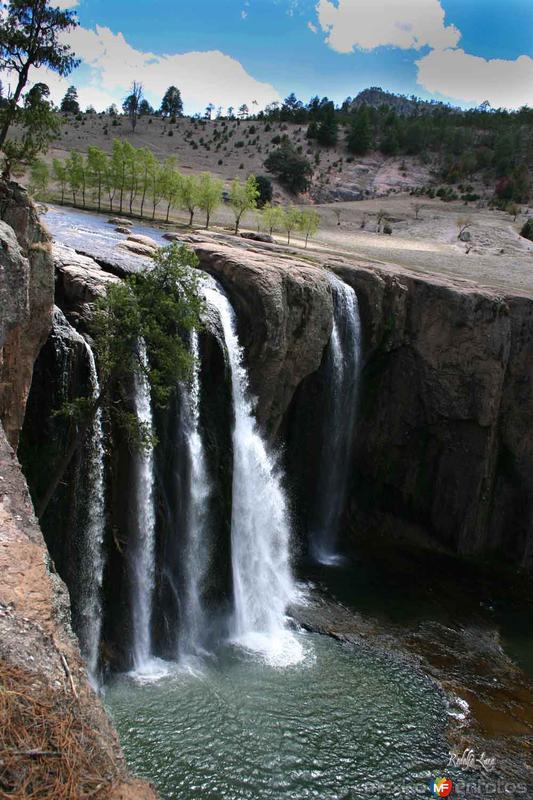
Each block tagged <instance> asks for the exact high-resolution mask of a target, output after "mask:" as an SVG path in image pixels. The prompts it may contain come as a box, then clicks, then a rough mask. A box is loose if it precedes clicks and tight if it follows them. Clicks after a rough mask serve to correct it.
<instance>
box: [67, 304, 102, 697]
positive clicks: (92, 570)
mask: <svg viewBox="0 0 533 800" xmlns="http://www.w3.org/2000/svg"><path fill="white" fill-rule="evenodd" d="M54 342H55V353H56V358H57V369H58V379H59V386H60V396H61V402H66V401H68V400H69V399H71V396H72V395H71V393H72V386H71V384H72V382H73V380H75V379H74V373H75V372H76V371H79V369H80V367H81V369H82V371H83V373H85V371H86V370H87V371H88V380H87V378H85V377H84V383H85V386H84V389H85V390H87V389H88V390H89V391H88V393H89V396H90V397H91V398H92V399H93V400H95V399H96V398H97V397H98V396H99V394H100V383H99V380H98V372H97V369H96V362H95V358H94V354H93V351H92V349H91V347H90V345H89V344H88V343H87V341H86V340H85V338H84V337H83V336H82V335H81V334H80V333H79V332H78V331H77V330H76V329H75V328H74V327H73V326H72V325H71V324H70V323H69V322H68V320H67V319H66V317H65V316H64V314H63V313H62V311H60V310H59V309H58V308H56V309H55V310H54ZM73 523H74V526H75V529H76V550H75V556H74V559H75V569H74V572H73V573H72V580H73V581H74V582H75V586H71V587H70V588H71V592H72V593H73V604H74V605H73V610H74V613H73V620H74V625H75V629H76V633H77V636H78V639H79V643H80V650H81V652H82V655H83V657H84V659H85V661H86V664H87V670H88V673H89V678H90V680H91V683H92V684H93V686H94V687H95V688H96V687H97V686H98V684H99V676H98V667H99V649H100V637H101V630H102V613H103V610H102V580H103V573H104V536H105V528H106V498H105V460H104V428H103V419H102V412H101V410H98V411H97V413H96V415H95V417H94V420H93V422H92V425H91V426H90V428H89V430H88V432H87V435H86V437H85V441H84V444H83V458H82V460H81V464H80V468H79V492H78V493H77V494H76V496H75V501H74V508H73ZM71 558H72V555H71Z"/></svg>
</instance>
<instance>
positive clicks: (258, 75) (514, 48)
mask: <svg viewBox="0 0 533 800" xmlns="http://www.w3.org/2000/svg"><path fill="white" fill-rule="evenodd" d="M54 4H55V5H60V6H61V7H62V8H71V9H72V10H74V11H75V12H76V14H77V17H78V20H79V23H80V25H79V27H78V28H77V29H76V30H75V31H73V32H72V33H70V34H69V35H68V41H69V43H70V44H71V45H72V47H73V49H74V51H75V52H76V54H77V55H78V56H79V57H80V58H81V59H82V64H81V65H80V67H78V68H77V69H76V70H75V72H73V73H72V74H71V75H70V76H69V77H68V78H66V79H63V78H59V77H58V76H55V75H52V74H47V73H46V71H43V70H41V71H39V72H37V71H35V72H34V73H33V75H32V79H33V80H35V81H36V80H42V81H44V82H46V83H48V85H49V86H50V88H51V91H52V98H53V99H54V100H55V101H56V102H58V101H59V100H60V99H61V97H62V96H63V94H64V93H65V90H66V88H67V87H68V86H69V85H70V84H74V85H75V86H76V87H77V89H78V92H79V97H80V103H81V105H82V108H85V107H86V106H87V105H92V106H94V107H95V108H96V109H97V110H103V109H104V108H106V107H107V106H109V105H110V104H111V103H117V104H121V102H122V100H123V99H124V97H125V96H126V94H127V93H128V88H129V86H130V84H131V82H132V80H133V79H136V80H139V81H141V82H142V84H143V86H144V93H145V96H146V97H147V99H148V100H149V101H150V102H151V103H152V105H153V106H154V107H159V105H160V103H161V98H162V95H163V94H164V92H165V89H166V88H167V87H168V86H169V85H171V84H174V85H176V86H178V87H179V88H180V90H181V92H182V96H183V99H184V103H185V112H186V113H188V114H193V113H196V112H203V111H204V110H205V108H206V106H207V104H208V103H213V104H214V105H215V106H216V107H218V106H222V107H223V108H224V110H225V109H226V108H227V107H228V106H233V107H235V108H238V107H239V106H240V105H241V104H242V103H246V104H247V105H248V106H249V107H250V108H251V109H254V110H255V109H259V108H263V107H264V106H265V105H266V104H268V103H271V102H279V101H281V100H283V98H284V97H286V96H287V95H288V94H289V93H290V92H293V91H294V92H296V94H297V95H298V97H300V98H301V99H302V100H304V101H307V100H309V98H310V97H312V96H314V95H319V96H320V97H323V96H326V95H327V96H328V97H330V98H332V99H333V100H335V101H336V102H342V100H344V99H345V98H346V97H347V96H353V97H354V96H355V95H357V93H358V92H359V91H361V90H362V89H364V88H367V87H369V86H381V87H382V88H384V89H386V90H389V91H392V92H397V93H402V94H407V95H412V94H414V95H417V96H418V97H421V98H424V99H431V98H435V99H438V100H445V101H449V102H451V103H453V104H454V105H461V106H464V107H471V106H476V105H479V104H480V103H482V102H484V101H485V100H488V101H489V102H490V104H491V105H492V106H493V107H508V108H519V107H520V106H522V105H530V106H532V107H533V0H195V1H194V2H188V0H55V2H54Z"/></svg>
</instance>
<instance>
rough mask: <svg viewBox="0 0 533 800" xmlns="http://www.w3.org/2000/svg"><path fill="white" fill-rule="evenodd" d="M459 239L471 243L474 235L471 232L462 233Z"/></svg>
mask: <svg viewBox="0 0 533 800" xmlns="http://www.w3.org/2000/svg"><path fill="white" fill-rule="evenodd" d="M459 239H460V240H461V241H462V242H471V241H472V234H471V233H470V231H461V233H460V234H459Z"/></svg>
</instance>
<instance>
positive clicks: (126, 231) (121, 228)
mask: <svg viewBox="0 0 533 800" xmlns="http://www.w3.org/2000/svg"><path fill="white" fill-rule="evenodd" d="M115 233H124V234H126V236H129V234H130V229H129V228H126V227H124V225H118V226H117V227H116V228H115Z"/></svg>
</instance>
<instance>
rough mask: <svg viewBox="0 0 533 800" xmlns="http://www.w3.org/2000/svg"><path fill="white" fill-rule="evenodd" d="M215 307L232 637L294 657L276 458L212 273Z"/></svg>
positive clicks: (284, 660) (285, 525)
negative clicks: (227, 481)
mask: <svg viewBox="0 0 533 800" xmlns="http://www.w3.org/2000/svg"><path fill="white" fill-rule="evenodd" d="M204 293H205V297H206V300H207V302H208V303H209V304H210V305H211V306H212V307H214V308H215V309H217V311H218V314H219V316H220V321H221V325H222V330H223V333H224V339H225V344H226V348H227V354H228V361H229V367H230V371H231V384H232V398H233V409H234V427H233V503H232V519H231V549H232V574H233V591H234V616H233V621H232V631H231V633H232V639H233V640H234V641H235V642H236V643H237V644H239V645H241V646H242V647H244V648H246V649H249V650H253V651H256V652H259V653H261V654H262V655H263V656H264V657H265V658H266V659H267V660H269V661H270V662H272V663H277V664H288V663H292V662H294V661H298V660H300V658H301V657H302V652H301V646H300V644H299V643H298V642H297V641H296V639H295V638H294V637H293V636H292V635H291V634H290V633H289V632H288V631H287V630H286V618H285V615H286V611H287V607H288V605H289V604H290V602H291V601H293V600H294V599H295V597H296V586H295V582H294V578H293V575H292V572H291V566H290V535H291V531H290V523H289V513H288V508H287V500H286V497H285V493H284V490H283V487H282V484H281V478H280V474H279V469H278V466H277V464H276V462H275V460H274V458H273V456H272V454H270V453H269V452H268V449H267V445H266V443H265V442H264V440H263V438H262V437H261V434H260V432H259V430H258V428H257V424H256V421H255V418H254V412H253V407H252V402H251V400H250V396H249V386H248V376H247V373H246V369H245V367H244V363H243V351H242V348H241V345H240V343H239V340H238V336H237V326H236V318H235V313H234V311H233V308H232V306H231V304H230V302H229V300H228V298H227V297H226V295H225V294H224V292H223V291H222V290H221V288H220V287H219V286H218V284H217V283H216V282H214V281H211V282H209V283H207V284H206V285H205V288H204Z"/></svg>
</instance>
